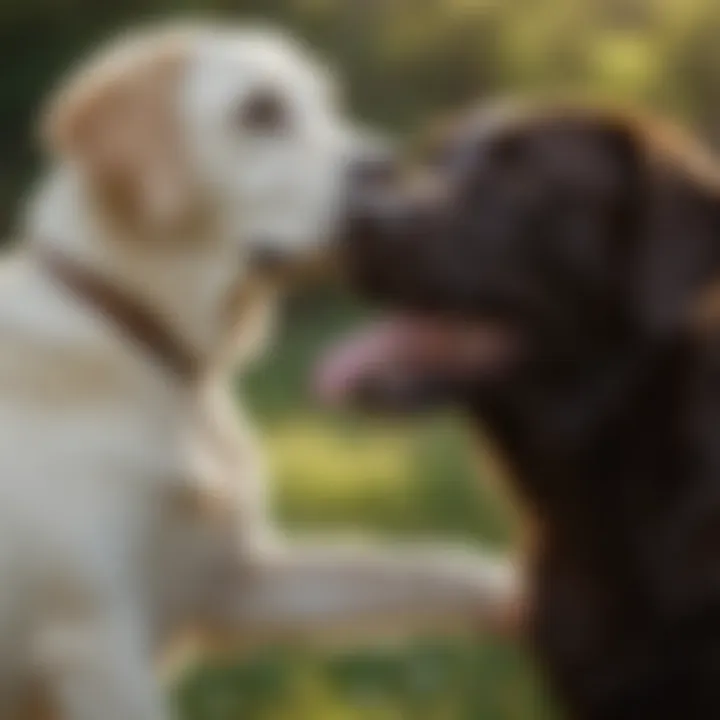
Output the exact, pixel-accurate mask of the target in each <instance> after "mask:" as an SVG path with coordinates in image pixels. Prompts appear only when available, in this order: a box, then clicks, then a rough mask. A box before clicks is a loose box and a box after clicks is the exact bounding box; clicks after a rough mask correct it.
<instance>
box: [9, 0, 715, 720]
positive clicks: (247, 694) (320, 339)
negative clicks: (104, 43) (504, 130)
mask: <svg viewBox="0 0 720 720" xmlns="http://www.w3.org/2000/svg"><path fill="white" fill-rule="evenodd" d="M200 13H203V14H205V13H213V14H216V15H220V16H225V17H229V18H232V19H235V20H238V19H246V18H247V19H253V20H258V19H259V20H265V21H272V22H277V23H279V24H281V25H283V26H285V27H287V28H289V29H291V30H292V31H293V32H295V33H297V34H298V35H299V36H300V37H302V38H304V39H305V40H307V41H308V42H309V43H311V44H312V45H313V46H314V47H316V48H317V49H318V51H319V52H320V53H321V55H324V57H325V58H327V60H328V61H329V62H330V63H331V64H333V65H334V66H335V67H337V69H338V71H339V74H340V76H341V78H343V79H344V80H345V81H346V83H347V88H348V91H347V102H348V103H349V105H350V106H351V107H352V108H353V110H354V111H355V113H356V114H357V115H358V116H359V117H361V118H363V119H365V120H367V121H370V122H372V123H374V124H376V125H379V126H380V127H383V128H385V129H387V130H390V131H393V132H395V133H397V134H398V135H404V134H406V133H411V132H412V131H413V130H414V129H415V128H417V127H418V126H420V125H422V123H423V122H424V120H425V119H426V118H427V117H428V116H432V115H434V114H436V113H438V112H444V111H447V110H452V109H454V108H456V107H459V106H462V105H464V104H467V103H469V102H473V101H475V100H478V99H483V98H488V97H492V96H494V95H497V94H504V93H507V92H511V93H522V92H526V91H533V92H543V91H553V92H555V91H558V90H569V91H577V92H580V93H582V94H584V95H587V94H590V95H594V96H601V97H602V96H605V97H609V98H611V99H613V101H616V102H617V101H619V102H621V103H627V104H629V105H631V106H640V107H644V108H649V109H652V110H655V111H658V112H661V113H663V114H666V115H670V116H673V117H675V118H678V119H680V120H681V121H683V122H684V123H685V124H686V125H688V126H690V127H691V128H693V129H695V130H696V131H698V132H699V133H700V134H701V135H702V136H704V137H705V138H706V139H708V140H709V141H710V142H716V141H717V142H720V2H717V0H2V2H1V3H0V130H1V132H0V227H2V229H3V231H4V232H5V233H6V234H7V236H9V233H10V231H11V228H12V222H13V217H14V214H15V213H16V212H17V203H18V201H19V199H20V198H21V197H22V194H23V190H24V189H25V188H26V187H27V185H28V183H29V182H30V181H31V179H32V177H33V175H34V173H35V172H36V171H37V163H38V158H37V157H36V155H35V152H34V146H33V118H34V114H35V112H36V110H37V107H38V104H39V101H40V99H41V98H42V97H43V95H44V93H45V92H46V91H47V90H48V89H49V87H50V86H51V85H52V83H53V81H54V80H55V79H56V78H57V77H58V75H59V74H60V73H62V71H63V70H64V69H65V68H67V66H68V65H69V64H70V63H71V62H72V61H73V60H74V59H75V58H76V57H77V56H78V55H80V54H82V53H83V52H84V51H86V50H87V49H89V48H90V47H93V46H94V45H95V44H96V43H97V42H99V41H101V40H103V39H104V38H106V37H108V36H109V35H112V34H113V33H116V32H117V31H118V30H119V29H122V28H123V27H126V26H130V25H133V24H135V23H137V22H140V21H142V20H147V19H152V18H164V17H174V16H186V15H189V14H190V15H192V14H200ZM367 312H368V311H367V309H365V308H362V307H359V306H358V305H357V304H356V303H355V302H354V301H353V300H352V299H351V298H345V297H343V296H341V295H339V294H338V293H337V291H334V290H331V289H326V290H319V291H317V292H316V293H314V294H313V295H312V296H310V297H308V296H306V297H303V298H301V299H299V300H297V301H295V302H294V303H293V304H292V305H291V306H290V307H289V309H288V317H287V320H286V322H285V324H284V328H283V332H282V334H281V336H280V338H278V340H277V346H276V349H275V352H272V353H271V354H270V357H269V359H268V360H267V361H264V362H263V363H262V364H261V366H260V367H258V368H257V369H256V370H255V371H254V372H253V373H252V374H251V375H250V377H248V378H244V379H243V381H242V384H243V386H244V387H243V388H242V391H243V392H244V393H246V394H247V395H249V397H250V399H251V401H252V407H253V409H254V413H255V416H256V418H257V420H258V422H259V423H260V424H261V426H262V427H263V429H264V431H265V432H264V438H265V442H266V444H267V450H268V453H269V455H270V458H271V461H272V464H273V469H274V483H275V484H274V491H275V497H276V507H277V512H278V514H279V515H280V517H281V518H282V520H283V522H284V523H285V524H286V525H287V526H288V527H290V528H291V529H293V530H297V531H298V532H301V531H302V530H303V529H306V528H310V529H313V530H316V529H318V528H321V529H324V528H329V529H343V530H344V531H350V532H373V533H377V534H380V535H385V536H388V537H398V536H406V537H407V536H422V537H442V538H444V539H447V538H460V539H464V540H468V541H470V542H473V543H481V542H482V543H491V544H493V545H495V546H497V547H502V546H504V545H505V544H507V543H510V542H511V541H512V535H513V523H512V522H511V517H512V515H511V513H510V512H509V508H507V507H504V506H503V505H502V504H501V502H500V501H499V499H498V498H496V497H495V496H493V495H492V494H491V493H490V492H489V491H488V490H487V489H486V488H485V485H484V484H483V482H482V479H483V476H487V475H489V474H491V473H492V458H491V457H490V453H489V452H488V450H487V449H481V452H480V453H477V452H476V451H477V448H475V447H471V445H473V444H474V443H472V442H471V439H470V438H469V437H467V436H466V435H465V433H464V431H463V427H462V422H461V421H460V420H459V419H457V418H453V417H452V416H448V417H440V418H433V419H431V420H430V419H425V420H421V421H414V422H413V423H402V424H399V423H398V424H388V423H379V422H377V421H373V420H368V419H364V418H358V417H352V416H339V415H329V414H328V413H327V412H324V411H322V410H320V409H319V408H317V407H316V406H315V405H314V404H313V402H312V398H311V397H310V396H309V393H308V392H307V384H308V383H307V376H308V368H309V367H310V365H311V363H312V360H313V358H315V357H316V356H317V354H318V353H319V352H320V351H321V350H322V347H323V345H325V344H326V343H327V342H328V340H329V339H330V338H332V337H333V336H335V335H337V333H339V332H341V331H342V329H343V328H346V327H347V326H349V325H350V324H352V323H353V322H355V321H356V320H357V319H359V318H360V316H362V315H364V314H366V313H367ZM240 390H241V389H240V388H239V391H240ZM538 675H539V673H538V672H537V671H536V670H535V669H534V668H533V667H532V666H531V664H530V661H529V659H528V658H526V657H524V656H523V653H522V652H521V651H520V650H518V649H517V648H515V647H511V646H509V645H507V646H506V645H502V644H499V643H497V642H495V643H492V642H489V641H484V640H482V639H479V640H476V641H465V642H460V641H457V640H452V639H448V638H437V637H426V638H418V639H417V640H415V641H413V642H410V643H406V644H403V645H400V646H398V645H393V646H387V645H382V644H375V645H372V644H371V645H368V646H365V647H358V648H350V649H348V650H343V651H334V652H327V653H325V654H321V653H317V652H310V651H308V650H306V649H303V648H301V647H292V646H285V647H278V648H271V649H268V650H266V651H263V652H262V653H261V654H259V655H254V656H252V657H244V658H237V659H234V660H232V661H229V662H225V663H223V664H221V665H220V664H219V665H213V666H205V667H199V668H195V669H194V670H193V671H192V672H191V673H190V674H189V676H188V677H187V678H185V679H184V680H183V682H182V683H181V684H180V686H179V687H178V690H177V694H176V697H177V700H178V704H179V706H180V708H181V711H182V717H183V718H186V719H188V720H235V719H239V718H243V719H244V720H254V719H260V718H262V719H264V720H286V719H287V720H365V719H368V720H395V719H397V720H400V719H403V720H404V719H409V718H412V719H413V720H480V719H486V720H513V719H515V718H517V719H530V718H532V719H533V720H535V719H544V718H552V717H553V712H552V709H551V702H550V701H549V699H548V698H547V697H546V695H545V693H544V692H543V689H542V681H541V679H540V678H539V677H538Z"/></svg>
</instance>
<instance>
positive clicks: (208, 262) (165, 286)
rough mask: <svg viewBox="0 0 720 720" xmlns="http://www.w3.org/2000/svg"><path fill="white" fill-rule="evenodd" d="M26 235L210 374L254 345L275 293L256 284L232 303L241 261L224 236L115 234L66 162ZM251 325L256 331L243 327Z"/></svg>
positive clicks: (40, 197) (39, 196) (42, 192)
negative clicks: (119, 299)
mask: <svg viewBox="0 0 720 720" xmlns="http://www.w3.org/2000/svg"><path fill="white" fill-rule="evenodd" d="M23 234H24V236H25V237H27V238H29V242H30V244H31V246H32V249H33V250H34V251H36V252H37V253H38V256H39V257H51V258H52V257H62V258H63V259H64V263H65V264H67V265H73V266H76V267H77V268H78V269H79V271H81V273H82V274H83V275H84V276H87V277H91V276H92V277H93V278H94V283H96V284H98V285H103V284H104V285H106V286H107V287H109V288H112V289H113V293H112V294H113V295H114V296H115V295H122V296H123V297H124V298H125V302H124V303H123V304H124V305H132V306H133V307H134V308H144V309H145V311H144V313H146V314H148V315H151V316H152V317H153V318H154V320H153V324H155V325H157V326H158V327H162V328H163V335H164V336H166V337H172V338H174V339H175V340H174V342H173V343H172V344H173V345H175V346H176V348H180V347H182V348H184V350H183V352H182V354H183V355H186V356H188V357H190V356H193V357H194V358H196V361H195V362H196V363H197V365H198V366H199V367H202V368H203V369H204V370H207V371H208V372H209V371H211V370H217V369H218V368H217V366H218V365H222V366H226V365H229V364H231V363H232V364H236V363H237V362H238V361H242V359H243V358H244V357H246V356H247V355H248V354H249V353H250V352H252V351H255V350H256V348H254V347H250V345H254V344H255V340H254V338H255V337H256V336H257V335H258V332H257V330H256V329H255V326H257V325H263V324H264V316H266V315H267V314H268V313H267V311H268V309H269V308H270V306H271V305H273V303H272V298H271V297H270V293H269V292H268V291H261V290H260V289H255V290H253V291H248V292H246V293H243V295H244V297H243V299H242V300H243V304H244V306H243V307H237V305H239V303H238V301H237V296H238V291H237V287H236V286H237V281H238V278H237V274H238V273H237V262H238V259H237V258H234V257H230V256H229V255H230V252H228V251H225V252H224V251H223V247H225V248H230V247H231V244H230V243H222V242H221V238H213V237H202V238H201V237H198V238H183V240H182V242H178V243H177V244H175V245H173V246H171V245H170V243H169V241H168V240H167V239H165V238H163V239H158V241H157V242H153V241H152V239H151V238H143V239H137V238H130V237H119V236H118V234H117V233H116V232H115V231H113V229H111V227H110V226H109V225H108V223H106V222H105V221H104V218H103V216H102V214H101V213H100V212H99V210H98V208H97V205H96V204H95V203H93V201H92V199H91V198H90V197H88V193H87V192H86V191H85V190H84V189H83V187H82V184H81V183H80V182H79V180H78V178H77V176H76V174H75V173H74V172H73V171H72V169H70V168H67V167H60V168H56V169H54V170H53V171H52V172H50V173H49V175H48V176H47V177H46V178H45V179H44V181H43V182H42V183H41V185H40V188H39V190H38V192H37V193H36V194H35V196H34V198H33V200H32V201H31V203H30V206H29V208H28V212H27V216H26V222H25V227H24V229H23ZM225 255H228V256H227V257H226V256H225ZM111 304H113V305H115V304H116V303H114V302H113V303H111ZM232 304H234V305H236V307H230V306H231V305H232ZM134 314H136V313H134ZM248 325H252V326H253V329H252V330H247V331H246V326H248ZM152 334H155V335H157V333H152ZM250 336H252V337H253V340H252V341H250V340H249V338H250ZM246 339H247V340H248V342H247V343H246V345H247V346H246V345H243V343H245V341H246Z"/></svg>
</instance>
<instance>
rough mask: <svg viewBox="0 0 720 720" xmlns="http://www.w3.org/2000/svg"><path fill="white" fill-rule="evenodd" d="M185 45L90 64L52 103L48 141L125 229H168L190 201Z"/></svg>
mask: <svg viewBox="0 0 720 720" xmlns="http://www.w3.org/2000/svg"><path fill="white" fill-rule="evenodd" d="M185 56H186V53H185V46H184V45H182V44H181V43H179V42H172V43H169V42H168V43H148V42H144V43H143V42H137V43H126V44H124V45H122V46H121V47H119V48H116V49H113V50H111V51H110V52H109V53H107V54H106V55H105V56H104V57H102V58H100V59H99V60H97V61H95V62H91V63H90V65H89V67H88V68H87V69H85V70H82V71H81V72H79V73H78V74H77V75H76V76H75V77H74V78H72V79H71V80H70V82H69V83H68V84H67V86H66V87H65V88H64V89H63V90H61V92H59V93H58V95H57V96H56V97H55V98H54V99H52V101H51V103H50V107H49V109H48V112H47V113H46V115H45V118H44V125H43V128H42V129H43V140H44V143H45V147H46V149H47V150H48V151H49V152H50V153H51V154H52V155H53V156H55V157H62V158H64V159H67V160H69V161H71V162H72V163H74V164H75V165H76V167H78V168H79V170H80V171H81V172H82V173H83V176H84V177H85V179H86V180H87V181H88V183H89V187H90V190H91V191H92V192H93V194H94V195H95V197H96V199H98V200H99V201H101V202H102V203H103V206H104V207H105V208H106V209H108V210H110V211H111V213H112V217H113V219H114V220H115V221H119V222H122V223H123V224H124V226H125V229H129V230H132V231H139V230H141V229H142V230H150V231H153V230H161V229H166V228H167V227H168V225H169V224H172V223H175V222H177V220H178V217H179V214H180V213H182V212H183V211H184V209H186V207H187V203H188V201H189V188H188V173H187V171H186V168H185V167H184V166H183V163H184V158H183V154H182V152H181V143H180V139H179V126H178V119H177V115H176V112H175V108H174V100H175V98H176V93H175V91H176V89H177V81H178V76H179V73H180V71H181V69H182V67H183V62H184V60H185Z"/></svg>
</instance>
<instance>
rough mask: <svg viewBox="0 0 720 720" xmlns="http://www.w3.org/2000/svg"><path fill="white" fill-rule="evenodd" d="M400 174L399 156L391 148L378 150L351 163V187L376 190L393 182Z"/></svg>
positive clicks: (361, 189)
mask: <svg viewBox="0 0 720 720" xmlns="http://www.w3.org/2000/svg"><path fill="white" fill-rule="evenodd" d="M398 174H399V163H398V158H397V156H396V155H395V154H394V153H393V152H391V151H390V150H378V151H376V152H374V153H372V154H370V155H365V156H364V157H361V158H358V159H356V160H355V161H354V162H353V163H351V166H350V184H351V188H352V189H353V190H355V191H360V192H363V191H369V190H376V189H379V188H382V187H384V186H386V185H389V184H390V183H392V182H393V181H394V180H395V179H396V178H397V176H398Z"/></svg>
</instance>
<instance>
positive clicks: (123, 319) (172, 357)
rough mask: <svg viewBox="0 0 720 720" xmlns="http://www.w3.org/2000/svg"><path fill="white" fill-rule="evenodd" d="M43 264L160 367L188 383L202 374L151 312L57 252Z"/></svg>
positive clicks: (189, 352) (43, 256)
mask: <svg viewBox="0 0 720 720" xmlns="http://www.w3.org/2000/svg"><path fill="white" fill-rule="evenodd" d="M39 258H40V262H41V264H42V266H43V267H44V268H45V270H46V271H47V272H48V273H49V274H50V276H51V277H52V278H53V279H54V280H56V281H57V282H59V283H60V284H61V285H62V286H63V287H64V288H66V289H67V290H69V291H70V292H71V293H72V294H73V295H75V297H77V298H78V299H80V300H82V301H83V302H85V303H87V304H88V305H90V306H92V307H93V308H94V309H95V310H96V311H97V312H98V313H100V314H101V315H103V316H104V317H105V318H106V319H107V320H110V321H112V322H113V323H114V324H115V325H116V326H117V327H118V328H119V329H120V330H121V332H122V333H123V334H124V335H126V336H127V337H128V338H129V339H130V340H131V341H133V342H134V343H135V344H136V345H138V346H139V347H141V348H142V349H143V350H145V352H146V353H147V355H149V356H151V357H152V358H153V359H154V360H155V361H156V362H157V363H158V364H160V365H164V366H165V367H166V368H167V369H168V370H169V371H170V372H171V373H172V374H173V375H174V376H176V378H177V379H179V380H181V381H183V382H186V383H189V382H192V381H193V380H195V379H196V378H197V377H198V375H199V373H200V362H199V358H198V357H197V356H196V355H195V353H194V352H193V351H192V350H191V349H190V348H189V347H188V346H187V345H186V344H185V343H184V342H183V341H182V340H181V339H180V338H179V337H177V335H175V334H174V333H173V332H172V330H171V329H170V328H169V327H167V325H165V324H164V323H163V322H162V320H161V319H160V318H158V317H157V316H156V315H155V314H154V313H153V312H152V311H151V310H150V309H149V308H147V307H145V306H144V305H143V304H142V303H141V302H140V301H138V300H137V299H136V298H133V297H131V296H130V295H128V294H126V293H125V292H123V291H122V290H121V289H120V288H118V287H115V286H113V285H112V284H111V283H110V282H109V281H107V280H106V279H105V278H102V277H100V276H99V275H96V274H95V273H93V272H92V271H91V270H89V269H87V268H84V267H82V265H80V264H78V263H76V262H74V261H73V260H71V259H70V258H67V257H64V256H63V255H61V254H59V253H56V252H49V251H47V250H46V251H44V252H42V253H40V255H39Z"/></svg>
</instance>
